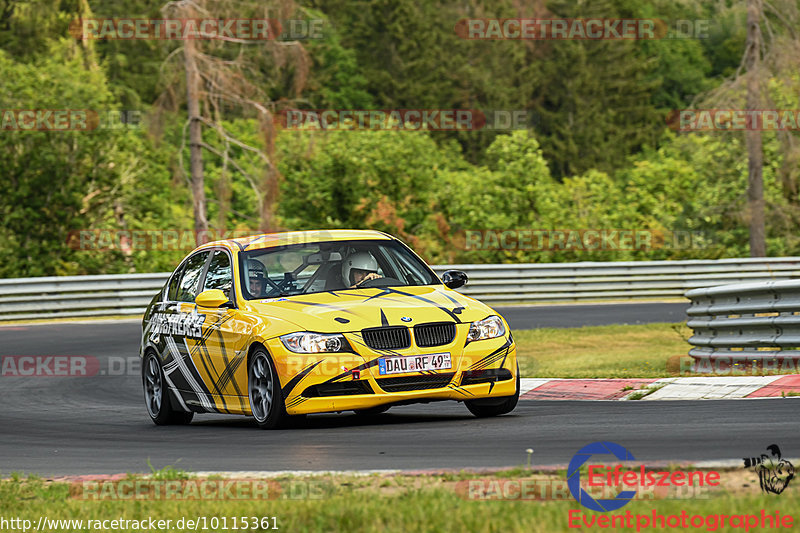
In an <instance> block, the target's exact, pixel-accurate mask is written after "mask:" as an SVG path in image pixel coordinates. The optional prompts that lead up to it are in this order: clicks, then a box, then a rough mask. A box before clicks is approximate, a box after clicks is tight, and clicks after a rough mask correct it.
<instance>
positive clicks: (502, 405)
mask: <svg viewBox="0 0 800 533" xmlns="http://www.w3.org/2000/svg"><path fill="white" fill-rule="evenodd" d="M518 401H519V365H517V392H515V393H514V394H513V395H512V396H503V397H500V398H481V399H480V400H467V401H465V402H464V405H466V406H467V409H469V412H470V413H472V414H473V415H475V416H477V417H479V418H486V417H489V416H500V415H504V414H506V413H510V412H511V411H513V410H514V408H515V407H516V406H517V402H518Z"/></svg>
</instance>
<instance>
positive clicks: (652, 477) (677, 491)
mask: <svg viewBox="0 0 800 533" xmlns="http://www.w3.org/2000/svg"><path fill="white" fill-rule="evenodd" d="M597 455H612V456H613V457H614V458H616V459H617V460H618V461H621V462H627V463H628V464H627V465H622V464H616V465H607V464H602V463H600V462H598V460H597V459H596V458H595V456H597ZM590 459H592V461H590ZM631 461H635V458H634V457H633V454H632V453H631V452H629V451H628V450H627V449H625V448H624V447H622V446H620V445H619V444H615V443H613V442H607V441H603V442H593V443H591V444H589V445H588V446H584V447H583V448H581V449H580V450H578V452H577V453H576V454H575V456H574V457H573V458H572V460H571V461H570V463H569V467H568V468H567V487H569V491H570V493H571V494H572V497H573V498H575V500H576V501H577V502H578V503H580V504H581V505H582V506H584V507H586V508H587V509H591V510H592V511H600V512H608V511H615V510H617V509H619V508H621V507H623V506H624V505H626V504H627V503H628V502H629V501H631V500H633V499H636V498H637V495H638V491H639V490H642V491H644V492H650V491H653V490H654V489H659V490H661V491H664V492H669V491H672V494H673V497H676V498H695V497H696V498H702V497H703V496H702V495H701V494H702V493H703V491H705V490H706V488H707V487H717V486H719V484H720V481H719V480H720V474H719V472H717V471H714V470H709V471H703V470H672V469H668V470H656V469H648V468H647V467H646V466H645V465H644V464H638V463H634V464H630V462H631ZM584 466H585V468H586V479H585V480H581V468H583V467H584ZM582 481H585V483H584V482H582ZM622 489H627V490H622ZM598 492H600V493H601V494H598ZM597 496H602V497H597ZM608 496H613V498H609V497H608Z"/></svg>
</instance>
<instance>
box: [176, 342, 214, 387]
mask: <svg viewBox="0 0 800 533" xmlns="http://www.w3.org/2000/svg"><path fill="white" fill-rule="evenodd" d="M171 337H172V338H173V340H174V342H175V346H176V347H177V348H178V354H179V356H180V357H181V359H183V361H184V362H187V361H189V362H191V364H187V365H186V368H187V369H188V370H189V373H190V374H191V375H192V378H194V380H195V381H196V382H197V385H198V386H199V387H200V392H202V393H204V394H207V395H209V396H211V391H210V390H209V389H208V386H207V384H206V383H205V382H204V381H203V379H202V378H201V377H200V374H199V373H198V372H197V368H196V367H195V365H194V361H192V353H191V352H190V351H189V347H188V346H187V345H186V341H185V338H184V337H177V340H176V336H175V335H171ZM178 340H180V342H178ZM189 392H194V391H193V390H192V389H191V388H189Z"/></svg>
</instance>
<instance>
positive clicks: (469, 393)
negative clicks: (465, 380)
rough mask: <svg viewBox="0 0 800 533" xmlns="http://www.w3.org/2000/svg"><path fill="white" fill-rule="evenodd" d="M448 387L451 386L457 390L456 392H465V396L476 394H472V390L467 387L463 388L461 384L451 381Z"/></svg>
mask: <svg viewBox="0 0 800 533" xmlns="http://www.w3.org/2000/svg"><path fill="white" fill-rule="evenodd" d="M448 387H449V388H451V389H453V390H454V391H456V392H460V393H461V394H463V395H464V396H475V395H474V394H472V393H471V392H470V391H468V390H466V389H462V388H461V387H460V386H458V385H456V384H455V383H450V384H449V385H448Z"/></svg>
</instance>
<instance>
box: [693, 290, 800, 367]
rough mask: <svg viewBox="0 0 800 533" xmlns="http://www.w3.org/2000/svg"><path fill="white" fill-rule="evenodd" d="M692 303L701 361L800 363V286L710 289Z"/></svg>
mask: <svg viewBox="0 0 800 533" xmlns="http://www.w3.org/2000/svg"><path fill="white" fill-rule="evenodd" d="M686 297H687V298H689V299H690V300H691V306H690V307H689V309H688V311H687V313H688V315H689V321H688V326H689V327H690V328H692V330H693V335H692V337H691V338H690V339H689V343H690V344H692V345H693V346H694V348H692V349H691V350H690V351H689V355H690V356H692V357H693V358H695V360H703V359H705V360H710V361H712V362H713V361H714V360H721V359H723V358H725V359H733V360H741V361H745V360H746V361H747V362H748V363H752V362H755V363H758V362H761V363H764V362H765V361H774V360H781V359H786V358H798V357H800V280H788V281H766V282H759V283H742V284H737V285H722V286H719V287H707V288H703V289H694V290H690V291H688V292H687V293H686Z"/></svg>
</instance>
